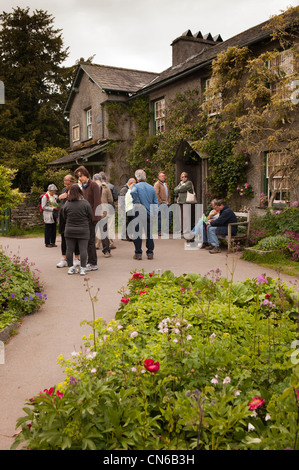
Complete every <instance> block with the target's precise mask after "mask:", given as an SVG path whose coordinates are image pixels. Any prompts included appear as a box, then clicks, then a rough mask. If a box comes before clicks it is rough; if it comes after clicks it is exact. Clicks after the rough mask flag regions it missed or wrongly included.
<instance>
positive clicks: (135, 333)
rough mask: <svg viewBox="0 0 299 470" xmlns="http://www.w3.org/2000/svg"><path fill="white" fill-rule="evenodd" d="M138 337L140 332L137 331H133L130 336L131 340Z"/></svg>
mask: <svg viewBox="0 0 299 470" xmlns="http://www.w3.org/2000/svg"><path fill="white" fill-rule="evenodd" d="M137 335H138V332H137V331H133V332H132V333H131V334H130V338H136V336H137Z"/></svg>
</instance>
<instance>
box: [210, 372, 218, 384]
mask: <svg viewBox="0 0 299 470" xmlns="http://www.w3.org/2000/svg"><path fill="white" fill-rule="evenodd" d="M211 382H212V384H218V375H217V374H216V375H215V377H214V378H213V379H212V380H211Z"/></svg>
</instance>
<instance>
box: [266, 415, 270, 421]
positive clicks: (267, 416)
mask: <svg viewBox="0 0 299 470" xmlns="http://www.w3.org/2000/svg"><path fill="white" fill-rule="evenodd" d="M269 419H271V416H270V415H269V413H267V414H266V416H265V421H268V420H269Z"/></svg>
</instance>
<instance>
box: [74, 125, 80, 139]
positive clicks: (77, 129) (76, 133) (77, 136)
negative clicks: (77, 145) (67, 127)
mask: <svg viewBox="0 0 299 470" xmlns="http://www.w3.org/2000/svg"><path fill="white" fill-rule="evenodd" d="M72 139H73V142H77V141H78V140H80V125H79V124H77V125H76V126H73V127H72Z"/></svg>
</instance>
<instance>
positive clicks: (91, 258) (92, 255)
mask: <svg viewBox="0 0 299 470" xmlns="http://www.w3.org/2000/svg"><path fill="white" fill-rule="evenodd" d="M95 229H96V224H93V223H92V222H90V224H89V232H90V237H89V240H88V247H87V259H88V263H89V264H92V265H96V264H97V262H98V257H97V250H96V240H95V238H96V233H95Z"/></svg>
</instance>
